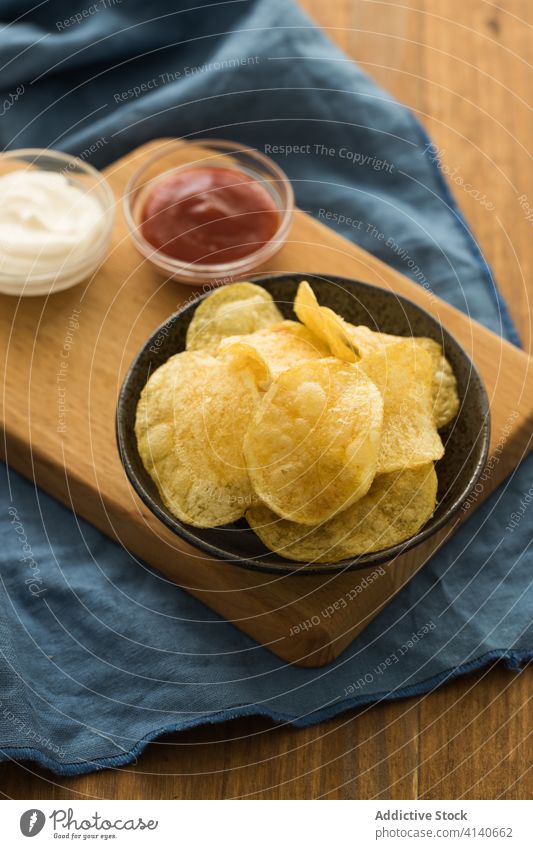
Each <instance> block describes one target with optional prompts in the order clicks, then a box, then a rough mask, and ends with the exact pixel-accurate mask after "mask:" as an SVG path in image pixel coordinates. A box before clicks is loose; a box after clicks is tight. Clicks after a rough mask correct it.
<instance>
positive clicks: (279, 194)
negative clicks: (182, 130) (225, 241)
mask: <svg viewBox="0 0 533 849" xmlns="http://www.w3.org/2000/svg"><path fill="white" fill-rule="evenodd" d="M198 166H202V167H205V166H208V167H225V168H234V169H235V170H237V171H241V172H243V173H244V174H246V175H247V176H248V177H251V178H252V179H254V180H256V181H257V182H258V183H260V184H261V186H262V187H263V188H264V189H265V190H266V191H267V192H268V194H269V195H270V197H271V198H272V200H273V201H274V203H275V205H276V208H277V210H278V212H279V219H280V220H279V226H278V229H277V230H276V232H275V234H274V236H273V237H272V238H271V239H270V240H269V241H268V242H266V244H264V245H261V247H260V248H258V249H257V250H256V251H253V252H252V253H250V254H247V256H245V257H241V258H240V259H237V260H233V261H231V262H224V263H217V264H207V263H196V262H195V263H191V262H185V261H182V260H179V259H175V258H174V257H172V256H169V255H168V254H165V253H163V252H162V251H158V250H157V249H156V248H154V246H153V245H151V244H150V242H148V241H147V240H146V239H145V238H144V237H143V235H142V233H141V228H140V225H141V223H142V213H143V209H144V205H145V202H146V199H147V197H148V195H149V193H150V191H151V189H152V188H153V187H154V185H155V184H156V183H158V182H160V181H161V180H162V179H163V178H165V179H166V178H167V177H168V176H170V174H173V173H175V172H176V171H182V170H185V169H189V168H191V169H192V168H198ZM123 208H124V215H125V218H126V223H127V225H128V228H129V231H130V235H131V238H132V239H133V242H134V244H135V246H136V248H137V250H138V251H139V252H140V253H141V254H142V255H143V256H144V257H145V258H146V259H147V260H148V261H149V262H150V263H151V264H152V265H153V266H154V267H155V268H156V269H157V270H158V271H159V272H161V273H162V274H164V275H165V276H168V277H171V278H173V279H174V280H179V281H180V282H182V283H188V284H189V285H191V286H196V285H198V284H201V283H210V284H212V285H222V284H224V283H231V282H232V281H233V280H235V279H239V278H242V277H243V276H245V275H246V274H248V273H249V272H251V271H255V270H256V269H257V268H259V267H260V266H261V265H263V264H264V263H265V262H266V261H267V260H268V259H270V257H272V256H274V254H276V253H277V252H278V251H279V250H280V248H281V247H282V246H283V244H284V242H285V240H286V238H287V234H288V231H289V227H290V225H291V221H292V215H293V210H294V194H293V191H292V186H291V184H290V181H289V178H288V177H287V176H286V174H285V173H284V172H283V171H282V170H281V168H279V167H278V166H277V165H276V164H275V163H274V162H272V160H271V159H269V158H268V157H267V156H264V155H263V154H262V153H258V151H257V150H254V149H253V148H250V147H245V146H244V145H240V144H237V143H236V142H230V141H222V140H220V139H200V140H198V141H183V140H181V139H172V140H170V141H169V142H167V143H166V144H164V145H163V147H162V148H161V149H160V150H158V152H157V153H156V154H154V156H152V157H151V158H150V159H149V160H148V161H147V162H145V163H144V165H142V166H141V167H140V168H139V169H138V171H136V172H135V174H133V176H132V177H131V179H130V181H129V183H128V185H127V186H126V190H125V193H124V198H123Z"/></svg>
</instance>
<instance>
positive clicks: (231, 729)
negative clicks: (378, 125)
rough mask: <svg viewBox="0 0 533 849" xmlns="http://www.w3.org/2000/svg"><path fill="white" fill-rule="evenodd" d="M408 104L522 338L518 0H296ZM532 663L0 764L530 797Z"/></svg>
mask: <svg viewBox="0 0 533 849" xmlns="http://www.w3.org/2000/svg"><path fill="white" fill-rule="evenodd" d="M302 5H303V6H304V7H305V9H306V10H307V11H308V12H310V13H311V14H312V15H313V16H314V18H315V20H316V21H317V22H318V23H319V24H320V25H321V26H322V27H323V28H324V29H325V30H326V31H327V32H328V33H329V34H330V36H331V37H332V38H333V40H335V41H336V42H337V43H338V44H339V45H340V47H341V48H343V49H344V50H345V51H346V53H347V54H348V55H349V56H351V57H352V58H354V59H356V60H357V61H358V62H359V63H360V64H361V65H362V66H363V67H364V68H365V69H366V70H367V71H368V73H369V74H371V75H372V76H373V77H374V78H375V79H376V80H377V81H378V82H379V83H381V84H382V85H383V86H384V87H386V88H387V89H388V90H389V91H390V92H391V93H392V94H394V95H395V96H396V97H398V98H399V99H400V100H401V101H403V102H404V103H406V104H407V105H408V106H410V107H411V109H413V110H414V112H416V114H417V115H418V117H419V118H420V119H421V121H422V122H423V123H424V125H425V126H426V128H427V129H428V131H429V133H430V135H431V136H432V138H433V140H434V141H435V142H436V144H437V145H438V147H439V150H440V153H441V157H442V160H443V162H444V163H445V167H446V170H447V171H448V172H449V175H450V177H449V179H450V182H451V185H452V189H453V190H454V193H455V196H456V198H457V200H458V202H459V205H460V206H461V208H462V210H463V212H464V213H465V215H466V217H467V219H468V221H469V222H470V224H471V227H472V230H473V232H474V235H475V236H476V238H477V240H478V241H479V244H480V246H481V247H482V249H483V251H484V253H485V255H486V257H487V258H488V260H489V262H490V263H491V264H492V267H493V268H494V270H495V272H496V278H497V279H498V281H499V284H500V287H501V289H502V290H503V292H504V294H505V296H506V297H507V301H508V304H509V307H510V311H511V314H512V316H513V318H514V320H515V322H516V324H517V326H518V329H519V332H520V334H521V337H522V340H523V343H524V346H525V347H526V348H527V349H528V350H530V346H531V315H530V309H529V298H531V297H532V296H533V289H532V284H531V283H530V273H531V268H532V263H533V239H532V230H531V227H532V226H533V225H532V224H531V223H530V222H528V221H527V220H526V215H525V213H524V210H523V208H522V207H521V203H522V204H523V200H522V201H521V200H520V199H521V197H523V196H525V198H526V200H528V202H529V203H530V205H531V206H532V207H533V168H532V167H531V154H530V148H531V139H532V138H533V120H532V116H531V102H532V101H531V91H533V70H532V67H531V64H530V45H531V39H532V37H533V33H532V29H533V3H531V0H499V2H498V4H497V5H496V4H494V3H491V2H488V1H487V0H388V2H377V0H328V2H327V3H325V2H324V0H302ZM532 685H533V669H526V670H524V671H522V672H521V673H517V672H509V671H507V670H505V669H503V668H502V666H501V665H496V666H494V667H492V668H488V669H486V670H484V671H483V672H481V673H478V674H476V675H474V676H468V677H465V678H462V679H460V680H457V681H454V682H452V683H451V684H448V685H447V686H445V687H442V688H440V689H438V690H436V691H435V692H433V693H429V694H427V695H425V696H422V697H420V698H412V699H406V700H403V701H399V702H398V701H397V702H391V703H384V704H378V705H374V706H371V707H366V708H364V709H359V710H357V711H351V712H350V713H348V714H345V715H343V716H341V717H339V718H337V719H335V720H331V721H329V722H326V723H323V724H321V725H319V726H317V727H314V728H310V729H303V730H294V729H291V728H289V727H286V726H278V725H274V724H273V723H270V722H266V721H264V720H260V719H250V720H246V721H242V720H240V721H236V722H232V723H226V724H223V725H220V726H214V727H207V728H202V729H199V730H196V731H194V732H187V733H182V734H176V735H172V736H169V737H166V738H163V739H161V740H160V741H158V742H156V743H153V744H151V745H150V746H149V747H148V749H147V750H146V751H145V752H144V754H143V755H142V756H141V757H140V758H139V760H138V762H137V763H135V764H133V765H131V766H129V767H124V768H121V769H117V770H108V771H105V772H101V773H96V774H93V775H89V776H84V777H81V778H75V779H59V778H57V777H55V776H53V775H52V774H51V773H47V772H46V771H39V770H36V769H35V768H34V767H32V766H31V765H29V764H21V765H15V764H4V765H2V766H0V793H1V794H2V795H3V796H4V797H7V798H16V799H21V798H32V799H52V798H65V799H70V798H72V799H76V798H78V799H79V798H81V799H83V798H120V799H135V798H141V799H142V798H147V799H161V798H163V799H189V798H191V799H195V798H234V797H247V798H264V799H268V798H276V799H278V798H297V799H302V798H303V799H309V798H318V797H321V798H329V799H335V798H342V799H344V798H349V799H358V798H363V799H372V798H392V799H413V798H420V799H439V798H444V799H472V798H474V799H475V798H530V797H531V793H532V791H533V779H532V776H531V772H530V770H531V766H532V763H533V758H532V757H531V744H530V734H531V727H532V713H533V712H532V709H531V693H532V691H533V686H532Z"/></svg>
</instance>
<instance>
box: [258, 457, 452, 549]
mask: <svg viewBox="0 0 533 849" xmlns="http://www.w3.org/2000/svg"><path fill="white" fill-rule="evenodd" d="M436 497H437V476H436V474H435V470H434V468H433V464H428V465H425V466H418V467H417V468H416V469H407V470H406V471H403V472H393V473H391V474H388V475H379V476H377V477H376V478H374V482H373V484H372V486H371V488H370V490H369V491H368V493H367V494H366V495H365V496H363V498H360V499H359V501H356V502H355V504H352V505H351V507H348V508H347V509H346V510H343V511H342V512H341V513H337V515H336V516H334V517H333V518H332V519H330V520H329V521H327V522H324V523H322V524H320V525H317V526H316V527H311V528H310V527H305V526H304V525H300V524H297V523H296V522H288V521H287V520H286V519H280V518H279V517H278V516H277V515H276V514H275V513H273V512H272V510H270V509H269V508H268V507H267V506H266V505H265V504H258V505H255V506H253V507H251V508H250V509H249V510H247V512H246V518H247V520H248V523H249V525H250V527H251V528H252V529H253V530H254V531H255V533H256V534H257V536H258V537H259V538H260V539H261V540H262V541H263V542H264V544H265V545H266V546H267V547H268V548H270V549H271V551H275V552H276V553H277V554H279V555H281V556H282V557H286V558H288V559H289V560H299V561H303V562H306V563H338V562H339V561H340V560H349V559H351V558H352V557H358V556H359V555H362V554H369V553H370V552H373V551H381V550H383V549H384V548H389V547H390V546H393V545H397V544H398V543H401V542H404V541H405V540H407V539H409V537H412V536H414V534H416V533H417V532H418V531H419V530H420V528H421V527H422V526H423V525H424V524H425V523H426V522H427V521H428V519H429V518H431V516H432V515H433V512H434V510H435V502H436Z"/></svg>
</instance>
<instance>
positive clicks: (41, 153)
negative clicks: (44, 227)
mask: <svg viewBox="0 0 533 849" xmlns="http://www.w3.org/2000/svg"><path fill="white" fill-rule="evenodd" d="M21 170H38V171H48V172H52V173H56V174H63V175H64V176H65V177H67V179H68V181H69V183H71V184H72V185H73V186H76V188H78V189H81V190H82V191H84V192H85V193H86V194H90V195H91V197H93V198H94V199H95V200H96V201H97V202H98V203H99V204H100V206H101V208H102V213H103V215H102V230H101V233H100V235H99V237H98V238H97V239H96V240H95V241H94V243H93V244H91V245H90V246H89V247H88V249H87V251H86V253H85V254H84V255H83V256H82V257H78V258H77V259H76V260H75V261H73V262H69V260H68V258H67V259H66V260H64V261H63V262H62V263H61V264H59V265H58V267H57V269H54V270H53V271H47V272H45V273H41V274H38V273H37V272H35V273H33V272H32V273H30V274H12V273H10V274H7V273H5V272H2V271H0V292H2V293H3V294H5V295H18V296H21V295H22V296H28V295H50V294H52V293H55V292H61V291H63V290H64V289H70V287H71V286H75V285H76V284H77V283H81V281H82V280H86V279H87V278H88V277H90V276H91V275H92V274H93V273H94V272H95V271H96V269H97V268H98V266H99V265H100V264H101V263H102V262H103V260H104V259H105V257H106V256H107V253H108V251H109V245H110V242H111V234H112V230H113V222H114V220H115V196H114V194H113V192H112V190H111V188H110V186H109V183H108V182H107V180H106V179H105V177H104V176H103V175H102V174H101V173H100V172H99V171H97V170H96V168H93V167H92V165H88V164H87V163H86V162H84V161H83V160H82V159H78V157H77V156H70V155H69V154H68V153H61V152H59V151H56V150H47V149H46V148H24V149H21V150H10V151H6V152H5V153H1V154H0V174H1V175H4V174H8V173H11V172H12V171H21Z"/></svg>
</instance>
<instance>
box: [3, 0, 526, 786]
mask: <svg viewBox="0 0 533 849" xmlns="http://www.w3.org/2000/svg"><path fill="white" fill-rule="evenodd" d="M191 5H192V4H191ZM146 7H147V4H146V3H144V2H140V0H129V2H128V3H127V4H126V3H119V2H118V0H117V2H113V0H107V2H106V3H105V4H104V3H95V4H92V6H89V5H87V4H84V3H82V2H75V3H72V2H69V3H66V2H48V3H45V4H42V5H40V6H38V7H36V8H35V9H34V10H32V11H28V10H27V7H26V6H25V4H23V3H22V2H7V3H4V4H3V7H2V15H3V18H4V20H3V23H2V24H1V25H0V28H1V30H2V36H3V37H2V40H1V41H0V67H1V68H2V76H1V77H0V85H1V87H2V101H3V104H4V106H3V110H4V112H3V121H2V122H1V124H0V142H1V144H2V145H3V147H7V148H16V147H23V146H52V147H56V148H60V149H63V150H66V151H69V152H72V153H75V154H78V155H81V156H83V158H85V159H87V161H90V162H92V164H94V165H96V166H97V167H103V166H104V165H105V164H107V163H109V162H112V161H113V160H114V159H116V158H117V157H118V156H121V155H123V154H124V153H126V152H127V151H129V150H131V149H132V148H134V147H136V146H138V145H139V144H142V143H143V142H145V141H147V140H149V139H152V138H156V137H159V136H184V137H188V138H194V137H202V136H212V137H227V138H231V139H234V140H236V141H240V142H244V143H247V144H250V145H252V146H255V147H257V148H258V149H259V150H262V151H264V152H266V153H268V154H269V155H270V156H272V157H273V158H274V159H276V160H277V161H278V162H279V163H280V164H281V165H282V167H283V168H284V169H285V170H286V171H287V173H288V174H289V176H290V178H291V180H292V182H293V185H294V189H295V193H296V197H297V201H298V204H299V205H300V207H302V208H303V209H306V210H307V211H308V212H309V213H310V214H311V215H313V216H315V217H317V218H318V219H319V220H322V221H323V222H324V223H326V224H329V225H330V226H332V227H334V228H335V229H336V230H337V231H338V232H340V233H342V234H343V235H345V236H346V237H347V238H349V239H352V240H353V241H355V242H357V243H359V244H361V245H362V246H363V247H365V248H366V249H367V250H369V251H370V252H372V253H374V254H376V255H377V256H379V257H380V258H381V259H383V260H385V261H386V262H388V263H390V264H391V265H393V266H394V267H396V268H398V269H399V270H400V271H402V272H403V273H404V274H407V275H409V276H411V277H412V278H413V279H414V280H416V281H417V282H418V283H420V285H424V286H425V287H426V288H429V289H430V290H431V291H433V292H435V293H436V294H437V295H439V296H440V297H442V298H444V299H446V300H448V301H449V302H451V303H453V304H454V305H455V306H457V307H458V308H459V309H461V310H463V311H464V312H467V313H468V314H469V315H471V316H472V317H474V318H476V319H477V320H478V321H480V322H482V323H483V324H485V325H486V326H487V327H490V328H491V329H492V330H494V331H495V332H496V333H498V334H500V335H502V336H503V337H505V338H507V339H509V340H510V341H513V342H515V343H517V342H518V337H517V334H516V330H515V328H514V326H513V324H512V321H511V319H510V317H509V313H508V311H507V308H506V306H505V303H504V302H503V300H502V298H501V296H500V294H499V292H498V290H497V288H496V285H495V283H494V280H493V277H492V274H491V271H490V269H489V268H488V266H487V264H486V262H485V261H484V259H483V257H482V255H481V253H480V251H479V247H478V246H477V244H476V243H475V240H474V238H473V236H472V234H471V232H470V230H469V228H468V224H467V223H466V222H465V220H464V218H463V217H462V215H461V214H460V212H459V210H458V208H457V206H456V204H455V202H454V200H453V197H452V195H451V193H450V190H449V188H448V187H447V185H446V183H445V180H444V179H443V175H442V172H441V170H440V168H439V164H438V151H437V150H436V148H435V146H434V145H433V144H432V142H431V140H430V139H429V138H428V137H427V136H426V134H425V132H424V131H423V129H422V128H421V126H420V125H419V124H418V122H417V121H416V120H415V119H414V117H413V116H412V114H411V113H410V112H409V111H408V110H407V109H405V108H404V107H403V106H401V105H400V104H398V103H397V102H396V101H394V99H393V98H391V97H390V95H388V94H387V93H386V92H384V91H383V90H382V89H380V88H379V87H378V86H377V85H376V84H375V83H373V82H372V81H371V80H370V79H369V78H368V77H367V76H366V75H365V74H364V73H363V72H362V71H361V70H360V69H359V68H358V67H357V66H356V65H354V64H353V63H352V62H351V61H349V60H348V59H347V57H346V56H344V55H343V54H342V53H340V52H339V51H338V50H337V49H336V48H335V47H334V46H333V45H332V44H331V43H330V42H329V41H328V40H327V39H326V38H325V37H324V35H323V34H322V33H321V32H320V31H319V30H318V29H317V28H316V27H315V26H314V25H313V24H312V23H311V22H310V21H309V20H308V19H307V18H306V17H305V16H304V15H303V14H302V13H301V12H300V11H299V10H298V9H297V8H296V7H294V6H293V5H291V4H290V3H289V2H287V0H283V2H282V0H237V1H236V2H219V3H217V2H215V3H212V4H209V5H207V6H204V7H202V8H199V7H196V8H194V9H192V8H188V7H187V4H186V3H183V2H172V3H170V2H164V0H155V2H152V3H151V4H149V8H146ZM91 10H92V11H91ZM17 92H18V94H17ZM6 104H8V105H6ZM9 104H10V105H9ZM487 214H490V213H488V212H487ZM510 414H512V411H510ZM111 450H114V447H113V446H111ZM532 468H533V465H532V461H531V459H529V460H526V461H524V462H523V463H522V465H521V466H520V467H519V468H518V469H517V470H516V471H515V472H514V473H513V474H512V475H511V476H510V478H508V480H507V481H506V483H505V484H504V485H502V486H501V487H500V488H499V490H498V491H497V492H495V493H494V494H493V495H492V497H491V498H490V499H489V500H488V501H487V502H486V503H485V504H484V505H483V506H482V507H481V508H480V509H479V510H478V511H477V512H476V513H475V514H474V515H473V516H472V517H471V518H470V519H469V520H468V521H467V522H466V523H465V524H464V525H463V526H462V527H461V529H460V530H459V531H458V532H457V533H456V534H455V536H454V537H453V539H451V540H450V541H449V542H448V543H447V545H446V546H445V548H444V549H443V550H442V551H441V552H439V554H438V555H436V556H435V557H434V558H433V559H432V560H431V562H430V563H429V564H428V565H427V566H426V567H425V568H424V569H423V570H422V572H420V573H419V575H418V576H417V577H416V578H415V579H414V580H413V581H412V582H411V583H410V584H409V585H408V586H407V587H406V588H405V589H404V590H403V591H402V592H401V593H400V594H399V595H398V596H397V597H396V598H395V599H394V601H393V602H392V603H391V604H390V605H389V606H388V607H387V608H386V609H385V610H384V611H383V612H382V613H381V615H380V616H379V617H377V618H376V619H375V620H374V621H373V622H372V624H371V625H370V626H369V627H368V628H367V629H366V630H365V631H364V632H363V634H361V635H360V636H359V637H358V638H357V639H356V640H355V641H354V643H352V645H351V646H350V647H349V648H348V649H347V650H346V651H345V652H344V653H343V655H342V656H341V657H340V658H339V659H338V660H337V661H336V662H334V663H333V664H331V665H329V666H327V667H324V668H322V669H318V670H305V669H298V668H293V667H290V666H287V665H285V664H283V663H281V662H280V661H279V660H277V659H276V658H275V657H274V656H273V655H272V654H271V653H270V652H268V651H267V650H266V649H264V648H262V647H261V646H258V645H257V644H255V643H254V642H253V641H252V640H250V639H249V638H247V637H246V636H245V635H244V634H242V633H241V632H239V631H238V630H236V629H235V628H234V627H233V626H232V625H231V624H229V623H227V622H225V621H224V620H222V619H220V618H219V617H218V616H217V615H216V614H214V613H213V612H212V611H210V610H208V609H207V608H206V607H204V606H203V605H202V604H200V603H199V602H197V601H196V600H194V599H193V598H191V597H190V596H188V595H187V594H186V593H185V592H183V591H182V590H180V589H179V588H178V587H175V586H174V585H172V584H170V583H169V582H168V581H167V580H165V579H164V578H163V577H162V576H161V575H159V574H157V573H155V572H154V571H152V570H151V569H150V568H148V567H146V566H144V565H143V564H138V563H136V562H135V561H134V560H133V558H132V556H131V555H130V554H128V552H126V551H124V550H123V549H121V548H119V547H118V546H116V545H115V544H114V543H112V542H110V541H109V540H108V539H106V538H105V537H103V536H102V534H100V533H99V532H98V531H97V530H95V529H94V528H92V527H91V526H89V525H88V524H86V523H85V522H82V521H81V520H79V519H77V518H76V517H74V516H73V515H72V514H71V513H70V512H69V511H68V510H66V509H65V508H64V507H62V506H61V505H60V504H58V503H57V502H56V501H54V500H53V499H52V498H50V497H49V496H47V495H45V494H44V493H42V492H41V491H39V490H38V489H36V488H35V487H34V486H33V485H32V484H30V483H29V482H27V481H25V480H23V479H22V478H21V477H20V476H19V475H17V474H16V473H15V472H13V471H8V470H6V469H5V467H4V468H3V469H2V490H1V503H2V512H3V515H4V522H3V524H2V529H1V531H0V533H1V538H0V543H1V549H0V564H1V579H2V592H1V594H0V650H1V654H0V758H3V759H8V758H15V759H17V760H20V759H23V758H27V759H31V760H33V761H36V762H38V763H40V764H42V765H44V766H47V767H49V768H50V769H53V770H54V771H55V772H57V773H60V774H76V773H83V772H89V771H91V770H94V769H99V768H103V767H106V766H117V765H120V764H123V763H127V762H129V761H131V760H132V759H133V758H134V757H136V756H137V755H138V754H139V752H140V751H141V750H142V748H143V747H144V746H145V745H146V743H147V742H148V741H150V740H152V739H154V738H155V737H157V736H158V735H160V734H162V733H164V732H166V731H173V730H179V729H183V728H188V727H191V726H193V725H197V724H200V723H206V722H220V721H223V720H226V719H231V718H236V717H239V716H246V715H251V714H256V715H262V716H267V717H270V718H272V719H274V720H276V721H279V722H287V723H291V724H293V725H300V726H302V725H306V724H310V723H313V722H319V721H320V720H322V719H325V718H327V717H331V716H333V715H335V714H336V713H338V712H340V711H343V710H347V709H349V708H350V707H352V706H354V705H357V704H364V703H368V702H373V701H379V700H386V699H395V698H400V697H404V696H409V695H415V694H417V693H422V692H427V691H429V690H431V689H433V688H434V687H437V686H440V685H441V684H443V683H445V682H446V681H448V680H450V679H451V678H453V677H454V676H456V675H460V674H464V673H466V672H469V671H472V670H475V669H477V668H480V667H482V666H484V665H486V664H488V663H491V662H493V661H494V660H496V659H498V658H501V659H502V660H504V661H505V663H506V665H507V666H508V667H509V668H510V669H513V670H516V669H520V667H521V666H522V665H523V664H524V663H526V662H527V661H528V660H530V659H531V658H532V657H533V626H532V616H531V610H532V603H533V598H532V594H533V591H532V589H531V579H530V573H531V552H530V550H529V549H528V541H529V536H530V530H531V519H530V515H529V512H528V511H529V506H530V502H531V501H532V500H533V490H532V488H531V478H532Z"/></svg>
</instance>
